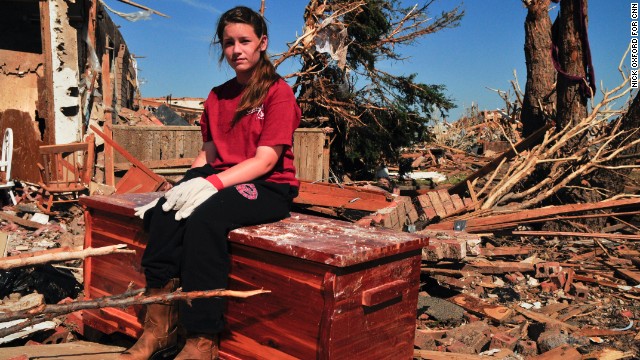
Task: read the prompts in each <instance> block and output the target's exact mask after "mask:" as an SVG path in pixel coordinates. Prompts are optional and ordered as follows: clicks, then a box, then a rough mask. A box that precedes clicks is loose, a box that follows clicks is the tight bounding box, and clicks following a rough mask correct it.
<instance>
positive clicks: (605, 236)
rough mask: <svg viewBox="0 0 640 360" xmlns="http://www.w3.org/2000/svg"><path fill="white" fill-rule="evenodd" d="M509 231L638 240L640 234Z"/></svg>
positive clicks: (518, 233) (536, 234)
mask: <svg viewBox="0 0 640 360" xmlns="http://www.w3.org/2000/svg"><path fill="white" fill-rule="evenodd" d="M511 233H512V234H513V235H531V236H575V237H589V238H599V239H625V240H640V235H625V234H607V233H584V232H573V231H512V232H511Z"/></svg>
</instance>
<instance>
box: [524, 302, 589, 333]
mask: <svg viewBox="0 0 640 360" xmlns="http://www.w3.org/2000/svg"><path fill="white" fill-rule="evenodd" d="M515 309H516V311H517V312H519V313H520V314H522V315H524V316H526V317H528V318H529V319H531V320H535V321H537V322H540V323H544V324H548V325H552V326H558V327H560V328H561V329H566V330H571V331H576V330H578V329H579V328H578V327H577V326H575V325H571V324H567V323H566V322H563V321H560V320H556V319H554V318H552V317H550V316H547V315H545V314H542V313H539V312H535V311H530V310H526V309H522V308H520V307H518V306H516V307H515Z"/></svg>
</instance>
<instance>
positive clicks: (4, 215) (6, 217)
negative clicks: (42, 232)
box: [0, 211, 43, 229]
mask: <svg viewBox="0 0 640 360" xmlns="http://www.w3.org/2000/svg"><path fill="white" fill-rule="evenodd" d="M0 219H2V220H6V221H11V222H14V223H16V224H18V225H20V226H24V227H26V228H29V229H38V228H40V227H42V226H43V225H42V224H40V223H37V222H35V221H31V220H25V219H23V218H21V217H19V216H15V215H11V214H7V213H6V212H4V211H0Z"/></svg>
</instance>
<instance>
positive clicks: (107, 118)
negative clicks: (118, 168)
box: [92, 51, 116, 186]
mask: <svg viewBox="0 0 640 360" xmlns="http://www.w3.org/2000/svg"><path fill="white" fill-rule="evenodd" d="M110 67H111V58H110V57H109V52H108V51H106V52H105V53H104V54H103V55H102V96H103V102H104V104H105V106H106V109H105V111H104V127H103V129H104V134H102V136H101V137H102V138H103V139H104V138H105V137H108V138H109V139H113V134H112V132H111V126H112V125H113V117H112V116H113V110H112V106H113V96H112V95H113V89H112V88H111V80H110V79H111V69H110ZM92 128H93V127H92ZM94 131H95V130H94ZM114 163H115V159H114V158H113V146H112V145H111V143H109V142H107V141H105V144H104V174H105V184H107V185H109V186H116V178H115V174H114V168H113V164H114Z"/></svg>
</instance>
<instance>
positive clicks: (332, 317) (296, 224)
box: [80, 193, 428, 359]
mask: <svg viewBox="0 0 640 360" xmlns="http://www.w3.org/2000/svg"><path fill="white" fill-rule="evenodd" d="M158 195H159V194H158V193H155V194H154V193H148V194H127V195H115V196H108V197H107V196H90V197H84V198H82V199H81V200H80V202H81V203H82V204H83V205H84V206H85V207H86V209H87V210H86V213H85V217H86V230H87V233H86V239H85V246H86V247H100V246H106V245H113V244H127V245H128V247H129V248H131V249H135V250H137V253H136V254H135V255H128V254H127V255H120V254H118V255H108V256H101V257H95V258H88V259H87V260H86V262H85V284H84V286H85V294H86V296H87V297H89V298H97V297H101V296H106V295H111V294H119V293H122V292H124V291H125V290H126V289H127V286H128V285H129V283H130V282H134V283H135V286H136V287H144V277H143V275H142V271H141V268H140V259H141V256H142V252H143V250H144V247H145V242H146V239H145V234H144V233H143V230H142V222H141V220H139V219H138V218H136V217H135V216H134V210H133V208H134V207H136V206H139V205H141V204H144V203H146V202H148V201H150V200H152V199H153V198H154V197H155V196H158ZM229 241H230V251H231V273H230V284H229V288H230V289H234V290H254V289H261V288H264V289H267V290H271V293H269V294H263V295H258V296H254V297H250V298H247V299H230V300H229V301H228V308H227V321H228V326H227V327H228V331H226V332H225V333H224V334H223V335H222V337H221V346H220V347H221V357H222V358H223V359H296V358H298V359H411V358H412V355H413V337H414V331H415V318H416V305H417V298H418V287H419V276H420V262H421V249H422V247H423V246H425V245H427V242H428V240H427V239H426V238H423V237H421V236H419V235H415V234H408V233H399V232H394V231H390V230H386V229H376V228H365V227H360V226H356V225H353V224H351V223H347V222H343V221H336V220H331V219H325V218H320V217H314V216H308V215H302V214H295V213H293V214H292V216H291V217H290V218H288V219H285V220H282V221H279V222H277V223H272V224H266V225H259V226H251V227H245V228H240V229H237V230H234V231H232V232H231V233H230V234H229ZM81 316H82V323H83V325H88V326H90V327H92V328H95V329H98V330H100V331H102V332H105V333H112V332H116V331H118V332H122V333H125V334H128V335H131V336H138V335H139V334H140V331H141V325H140V322H139V319H140V318H141V308H140V307H130V308H127V309H116V308H104V309H100V310H89V311H84V312H83V313H82V314H81Z"/></svg>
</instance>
